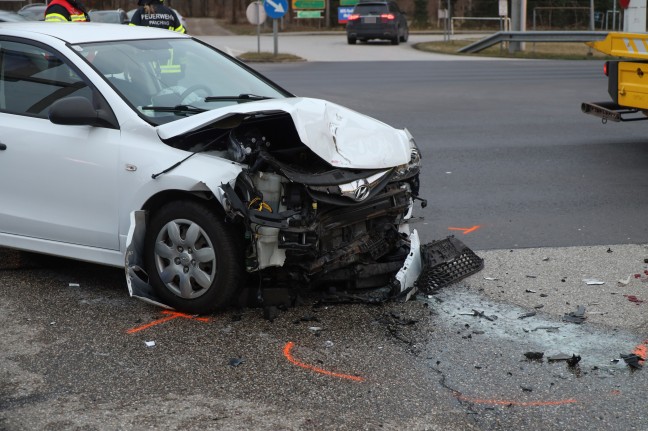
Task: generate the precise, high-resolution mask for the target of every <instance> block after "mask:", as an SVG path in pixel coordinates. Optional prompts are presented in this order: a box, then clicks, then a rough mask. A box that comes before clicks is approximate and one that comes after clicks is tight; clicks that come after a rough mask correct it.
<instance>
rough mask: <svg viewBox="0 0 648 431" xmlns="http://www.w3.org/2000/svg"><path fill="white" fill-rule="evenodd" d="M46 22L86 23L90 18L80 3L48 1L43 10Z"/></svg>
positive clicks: (65, 0) (67, 0)
mask: <svg viewBox="0 0 648 431" xmlns="http://www.w3.org/2000/svg"><path fill="white" fill-rule="evenodd" d="M45 21H48V22H87V21H90V17H89V16H88V13H87V12H86V10H85V8H84V7H83V5H82V4H81V3H80V2H77V1H75V0H50V1H49V2H48V3H47V8H45Z"/></svg>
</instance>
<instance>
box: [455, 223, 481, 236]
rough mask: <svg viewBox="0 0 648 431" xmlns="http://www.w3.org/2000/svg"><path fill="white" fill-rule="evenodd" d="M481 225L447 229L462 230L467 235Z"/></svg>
mask: <svg viewBox="0 0 648 431" xmlns="http://www.w3.org/2000/svg"><path fill="white" fill-rule="evenodd" d="M480 227H481V226H479V225H477V226H473V227H449V228H448V230H458V231H461V232H463V234H464V235H468V234H469V233H470V232H474V231H476V230H477V229H479V228H480Z"/></svg>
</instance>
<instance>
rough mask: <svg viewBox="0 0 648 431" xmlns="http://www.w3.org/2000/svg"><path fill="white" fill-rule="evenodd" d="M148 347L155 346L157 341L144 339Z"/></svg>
mask: <svg viewBox="0 0 648 431" xmlns="http://www.w3.org/2000/svg"><path fill="white" fill-rule="evenodd" d="M144 344H146V347H155V341H144Z"/></svg>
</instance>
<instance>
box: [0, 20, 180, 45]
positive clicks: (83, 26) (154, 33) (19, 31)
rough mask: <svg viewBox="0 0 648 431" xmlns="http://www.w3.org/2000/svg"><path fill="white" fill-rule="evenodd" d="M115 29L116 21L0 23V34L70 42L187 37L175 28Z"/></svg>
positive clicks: (127, 26)
mask: <svg viewBox="0 0 648 431" xmlns="http://www.w3.org/2000/svg"><path fill="white" fill-rule="evenodd" d="M118 28H119V30H118V31H115V24H110V23H99V22H95V23H93V22H83V23H75V22H63V23H62V22H41V21H28V22H24V21H21V22H19V23H14V22H8V23H4V22H3V23H0V33H2V34H8V33H9V32H10V33H11V34H12V35H16V36H23V37H30V36H35V35H40V36H45V37H52V38H55V39H60V40H62V41H64V42H67V43H70V44H76V43H88V42H111V41H119V40H133V39H168V38H188V37H189V36H187V35H184V34H181V33H177V32H174V31H170V30H166V29H160V28H152V27H143V26H132V25H124V26H121V27H118Z"/></svg>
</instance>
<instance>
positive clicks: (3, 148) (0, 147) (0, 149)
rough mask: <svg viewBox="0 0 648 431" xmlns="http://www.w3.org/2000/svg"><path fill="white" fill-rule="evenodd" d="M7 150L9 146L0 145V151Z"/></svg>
mask: <svg viewBox="0 0 648 431" xmlns="http://www.w3.org/2000/svg"><path fill="white" fill-rule="evenodd" d="M6 149H7V146H6V145H5V144H2V143H0V151H4V150H6Z"/></svg>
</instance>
